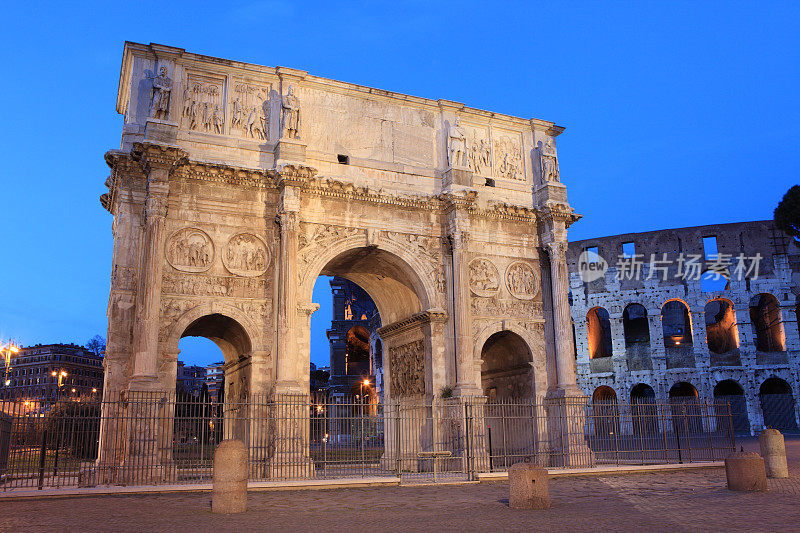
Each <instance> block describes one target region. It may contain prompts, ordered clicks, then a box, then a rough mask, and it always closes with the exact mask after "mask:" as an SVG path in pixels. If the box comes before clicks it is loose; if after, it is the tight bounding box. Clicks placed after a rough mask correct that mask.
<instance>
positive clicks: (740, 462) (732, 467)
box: [725, 451, 768, 491]
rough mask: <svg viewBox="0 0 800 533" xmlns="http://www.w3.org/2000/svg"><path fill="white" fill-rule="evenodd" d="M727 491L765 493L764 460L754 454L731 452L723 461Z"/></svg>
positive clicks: (765, 475)
mask: <svg viewBox="0 0 800 533" xmlns="http://www.w3.org/2000/svg"><path fill="white" fill-rule="evenodd" d="M725 477H727V478H728V490H739V491H766V490H768V489H767V473H766V471H765V470H764V459H762V458H761V456H760V455H758V454H757V453H755V452H744V451H741V452H733V453H732V454H730V455H729V456H728V457H727V458H726V459H725Z"/></svg>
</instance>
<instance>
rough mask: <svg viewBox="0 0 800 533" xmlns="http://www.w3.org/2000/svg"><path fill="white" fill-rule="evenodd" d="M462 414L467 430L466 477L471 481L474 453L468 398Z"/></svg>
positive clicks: (472, 478) (472, 477)
mask: <svg viewBox="0 0 800 533" xmlns="http://www.w3.org/2000/svg"><path fill="white" fill-rule="evenodd" d="M464 415H465V416H464V420H465V422H466V430H467V435H466V438H467V442H466V444H467V446H466V448H467V449H466V452H467V454H466V455H467V479H469V480H470V481H473V480H474V474H475V473H474V468H473V464H472V458H473V457H474V454H473V453H472V445H473V442H474V439H472V412H471V411H470V408H469V398H467V400H466V401H465V402H464ZM434 461H436V459H435V458H434Z"/></svg>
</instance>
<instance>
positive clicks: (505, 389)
mask: <svg viewBox="0 0 800 533" xmlns="http://www.w3.org/2000/svg"><path fill="white" fill-rule="evenodd" d="M481 360H482V361H483V363H482V364H481V385H482V386H483V391H484V394H485V395H486V397H487V398H488V399H489V400H490V401H491V400H501V401H502V400H511V399H523V398H533V396H534V390H533V367H532V366H531V362H532V361H533V356H532V355H531V351H530V348H528V344H527V343H526V342H525V340H524V339H523V338H522V337H520V336H519V335H517V334H516V333H514V332H512V331H498V332H497V333H495V334H493V335H492V336H491V337H489V338H488V339H486V342H485V343H484V344H483V348H482V349H481Z"/></svg>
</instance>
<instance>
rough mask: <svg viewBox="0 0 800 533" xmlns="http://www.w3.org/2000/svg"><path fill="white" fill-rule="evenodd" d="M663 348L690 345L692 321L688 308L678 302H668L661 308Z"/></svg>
mask: <svg viewBox="0 0 800 533" xmlns="http://www.w3.org/2000/svg"><path fill="white" fill-rule="evenodd" d="M661 328H662V331H663V332H664V347H665V348H673V347H676V346H687V345H688V346H691V345H692V342H693V341H692V320H691V318H690V316H689V307H688V306H687V305H686V304H685V303H683V302H682V301H680V300H669V301H668V302H666V303H665V304H664V305H663V306H662V307H661Z"/></svg>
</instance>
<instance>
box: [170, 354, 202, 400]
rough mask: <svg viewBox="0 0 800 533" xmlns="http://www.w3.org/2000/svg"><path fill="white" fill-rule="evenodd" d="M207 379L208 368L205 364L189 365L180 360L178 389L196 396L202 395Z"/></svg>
mask: <svg viewBox="0 0 800 533" xmlns="http://www.w3.org/2000/svg"><path fill="white" fill-rule="evenodd" d="M205 381H206V368H205V367H203V366H197V365H189V366H186V364H185V363H184V362H183V361H178V377H177V381H176V384H177V386H176V390H177V391H178V392H183V393H185V394H190V395H192V396H194V397H195V398H196V397H198V396H200V391H201V390H202V389H203V384H204V383H205Z"/></svg>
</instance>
